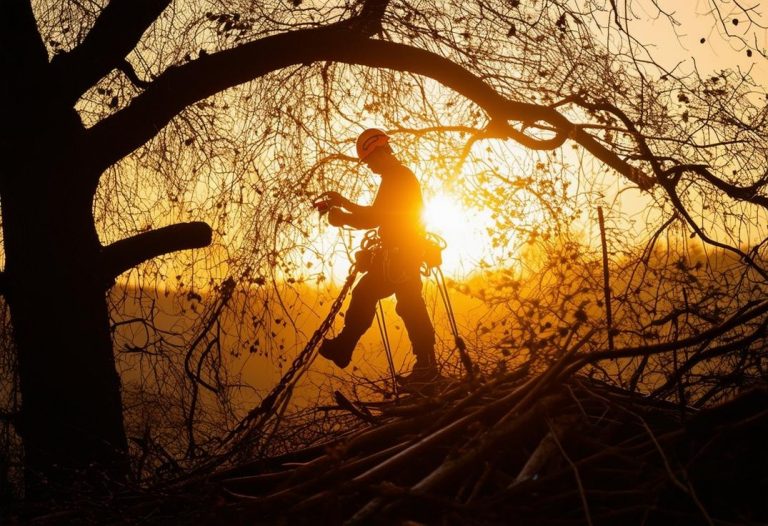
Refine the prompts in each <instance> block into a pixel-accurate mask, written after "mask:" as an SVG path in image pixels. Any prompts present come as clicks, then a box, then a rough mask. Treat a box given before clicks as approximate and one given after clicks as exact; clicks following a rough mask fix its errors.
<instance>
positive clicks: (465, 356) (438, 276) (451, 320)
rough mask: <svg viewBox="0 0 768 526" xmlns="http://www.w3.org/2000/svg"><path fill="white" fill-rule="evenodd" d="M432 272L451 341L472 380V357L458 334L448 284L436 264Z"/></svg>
mask: <svg viewBox="0 0 768 526" xmlns="http://www.w3.org/2000/svg"><path fill="white" fill-rule="evenodd" d="M432 274H433V275H434V277H435V281H437V290H439V291H440V297H441V298H442V299H443V305H445V312H446V314H447V315H448V325H449V326H450V328H451V332H452V333H453V341H454V343H455V344H456V348H457V349H458V350H459V358H461V363H462V365H463V366H464V369H466V371H467V376H468V377H469V379H470V380H472V379H473V378H474V376H475V368H474V366H473V365H472V359H471V358H470V357H469V353H468V352H467V344H466V343H464V339H463V338H462V337H461V335H460V334H459V327H458V325H457V324H456V316H455V314H454V313H453V305H452V304H451V297H450V296H449V295H448V286H447V285H446V283H445V276H444V275H443V270H442V269H441V268H440V267H439V266H437V267H433V268H432Z"/></svg>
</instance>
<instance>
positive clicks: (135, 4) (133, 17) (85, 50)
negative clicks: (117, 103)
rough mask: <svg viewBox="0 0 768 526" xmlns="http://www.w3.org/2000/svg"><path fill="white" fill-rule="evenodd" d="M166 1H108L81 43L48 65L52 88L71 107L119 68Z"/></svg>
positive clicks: (165, 5) (167, 3)
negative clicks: (50, 70)
mask: <svg viewBox="0 0 768 526" xmlns="http://www.w3.org/2000/svg"><path fill="white" fill-rule="evenodd" d="M170 3H171V1H170V0H111V1H110V2H109V4H107V7H105V8H104V10H103V11H102V12H101V14H100V15H99V16H98V18H97V19H96V23H95V24H94V26H93V28H91V30H90V32H89V33H88V35H87V36H86V37H85V39H84V40H83V42H82V43H81V44H80V45H79V46H77V47H76V48H75V49H73V50H72V51H70V52H68V53H63V54H61V55H57V56H56V57H54V59H53V60H52V61H51V68H52V69H53V76H54V78H55V79H56V82H55V83H54V87H55V89H56V92H57V95H59V96H60V97H62V98H63V99H64V102H66V103H67V104H74V103H75V102H76V101H77V99H79V98H80V96H81V95H82V94H83V93H85V92H86V90H88V88H90V87H91V86H93V85H94V84H95V83H96V82H98V80H99V79H101V78H102V77H104V75H106V74H107V73H109V72H110V71H112V70H113V69H115V68H117V67H119V66H120V65H121V64H122V62H123V60H124V59H125V57H126V56H127V55H128V53H130V52H131V50H133V48H134V47H136V44H138V42H139V39H140V38H141V36H142V35H143V34H144V32H145V31H146V30H147V28H148V27H149V26H150V25H152V23H153V22H154V21H155V20H156V19H157V17H158V16H160V13H162V12H163V10H164V9H165V8H166V7H168V5H169V4H170Z"/></svg>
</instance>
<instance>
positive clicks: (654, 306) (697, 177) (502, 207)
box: [0, 0, 768, 491]
mask: <svg viewBox="0 0 768 526" xmlns="http://www.w3.org/2000/svg"><path fill="white" fill-rule="evenodd" d="M704 4H706V9H705V8H704V7H703V6H702V9H705V12H703V13H701V14H700V17H699V18H694V17H691V16H690V15H685V14H681V15H680V17H679V18H675V17H676V16H678V15H676V14H674V13H670V12H667V11H665V8H664V6H663V4H661V3H659V2H656V1H654V0H648V1H644V0H634V1H632V2H625V3H624V5H622V6H617V5H616V3H614V2H613V1H608V2H595V1H590V2H582V1H559V0H540V1H526V0H520V1H517V0H507V1H501V0H489V1H481V0H477V1H471V2H458V1H452V0H446V1H422V2H410V1H386V0H369V1H345V2H302V1H292V2H262V3H254V2H251V1H240V0H234V1H227V2H224V1H197V0H179V1H175V2H170V1H162V0H141V1H135V0H134V1H127V0H111V1H109V2H80V1H63V2H46V1H33V2H29V3H28V2H15V3H13V5H10V6H7V7H6V11H7V13H5V14H4V16H3V21H2V23H1V24H2V25H1V26H0V35H2V36H1V37H0V39H1V40H0V47H1V48H2V51H1V53H2V60H3V62H2V64H3V70H4V71H5V72H6V74H5V75H4V77H5V79H6V80H4V81H3V84H2V88H1V89H2V92H1V94H2V99H3V100H4V101H5V102H4V104H3V105H2V107H3V110H2V112H3V113H2V117H3V118H2V122H3V123H4V124H3V132H2V144H1V146H0V148H1V149H2V154H3V158H4V159H5V160H6V163H5V164H4V166H3V167H2V168H0V199H2V212H3V234H4V238H3V240H4V256H5V262H6V263H5V272H4V276H3V281H2V285H3V287H2V290H3V293H4V294H5V296H6V305H7V308H8V316H6V324H5V325H6V327H5V330H4V332H3V336H4V337H3V341H4V352H3V354H2V380H3V381H2V383H1V384H0V385H2V387H1V388H0V391H1V392H2V394H3V401H2V402H3V403H2V406H1V407H0V409H2V413H0V414H1V415H2V416H3V420H2V426H3V435H2V436H3V438H2V444H3V449H4V457H3V459H4V460H3V462H2V463H1V464H0V467H2V468H3V470H4V471H3V474H2V476H3V478H4V480H5V481H15V482H16V483H18V481H19V477H20V475H21V469H22V468H21V466H22V465H24V466H25V467H26V470H27V471H26V482H27V487H28V489H30V488H31V489H30V491H32V490H33V489H34V488H38V487H39V484H37V482H39V481H40V480H42V479H46V480H52V481H55V482H59V483H61V484H62V485H66V484H69V482H71V480H72V479H73V478H76V476H75V475H73V474H78V473H80V471H81V470H84V469H85V468H86V467H87V466H92V465H96V466H101V468H105V467H106V468H108V469H107V471H108V472H110V473H111V476H112V477H114V478H118V479H126V477H127V478H128V479H130V480H132V481H136V482H147V481H155V480H158V479H162V478H167V477H176V476H180V475H181V474H183V473H187V472H188V470H190V469H194V468H201V467H210V466H212V465H216V464H218V463H222V462H226V461H229V460H231V459H232V455H233V454H234V453H233V451H234V449H235V446H234V445H233V444H236V447H237V454H236V455H235V456H237V455H239V457H237V458H243V457H253V456H254V455H259V454H261V455H264V454H268V453H273V452H275V451H279V450H281V449H290V448H294V447H298V446H300V445H306V444H308V443H312V442H313V441H316V440H317V439H318V437H321V436H323V435H324V434H326V433H328V432H331V431H332V430H333V429H336V427H334V426H338V425H339V424H338V422H337V421H335V420H333V419H330V418H328V417H327V415H325V416H321V414H320V413H318V412H313V411H312V410H308V409H307V408H308V407H309V408H311V407H313V406H315V405H317V404H322V403H324V401H325V400H326V395H328V394H329V393H331V392H332V391H333V389H334V387H338V385H340V384H339V382H338V380H339V379H338V378H336V379H334V378H331V376H332V374H331V373H329V372H328V370H327V369H326V370H321V371H320V373H318V374H315V375H314V376H312V375H310V376H309V377H308V379H307V381H306V384H307V385H305V386H304V388H303V390H300V394H301V396H303V397H304V398H303V401H301V402H299V403H298V404H296V405H293V406H292V405H290V404H288V402H286V404H287V405H286V406H285V407H284V408H282V410H281V411H282V412H280V411H278V410H280V409H281V408H274V409H272V408H270V411H271V412H270V413H269V414H268V415H267V416H268V418H266V419H264V420H260V421H259V423H258V425H255V424H254V423H253V421H252V420H249V419H248V417H247V415H248V412H249V410H251V408H252V407H253V406H254V405H256V404H258V403H259V402H260V401H261V400H262V399H263V398H264V395H265V393H266V391H267V390H268V389H270V388H271V387H272V386H273V385H274V384H275V383H277V381H278V378H279V377H280V373H281V372H282V371H284V370H285V367H287V364H288V363H290V361H291V360H292V359H293V357H294V356H295V355H296V353H297V352H298V350H300V349H301V348H302V347H303V345H304V343H305V342H306V340H307V338H308V336H309V334H311V331H312V330H314V326H315V325H316V323H318V322H319V321H320V319H321V318H322V317H323V316H324V315H325V312H326V310H327V307H328V300H329V299H330V298H332V297H334V296H335V294H336V292H337V285H338V280H339V279H340V278H343V276H344V275H345V274H346V265H347V262H348V261H349V257H350V254H351V251H353V250H354V249H355V247H356V245H357V242H358V241H359V239H360V237H359V235H355V236H353V235H351V234H349V233H341V234H338V235H337V234H336V233H335V232H334V231H332V230H329V229H328V228H327V227H326V226H324V225H322V224H320V223H319V222H318V219H317V216H316V215H313V213H312V209H311V207H310V202H311V199H312V197H314V196H316V195H317V194H318V193H320V192H322V191H325V190H330V189H342V191H343V193H345V194H346V195H348V196H349V197H351V198H353V199H359V200H362V201H365V200H366V199H371V198H372V196H373V192H374V191H375V188H376V186H375V182H376V181H375V180H373V179H372V178H371V177H370V176H369V175H368V174H367V172H366V171H365V170H364V169H363V167H362V166H360V165H359V164H357V162H356V160H355V159H354V157H353V152H354V148H353V147H354V140H355V138H356V136H357V134H358V133H359V132H360V131H362V130H363V129H365V128H366V127H370V126H377V127H380V128H383V129H385V130H387V131H388V133H390V134H391V135H392V138H393V142H394V143H395V144H396V151H397V155H398V156H399V157H401V158H402V160H403V161H404V162H405V164H407V165H409V166H411V167H412V168H413V169H414V170H415V171H416V173H417V174H419V177H420V179H421V181H422V184H423V185H424V187H425V192H426V194H427V196H428V197H431V196H433V195H436V194H440V193H448V194H450V195H452V196H458V198H460V199H461V202H462V206H463V207H464V208H465V210H467V211H472V210H474V211H476V212H477V213H480V214H486V215H485V216H483V217H484V218H485V219H484V221H486V223H484V224H483V228H484V229H485V233H484V234H485V235H486V237H487V245H486V248H487V254H484V255H483V256H484V257H483V258H482V260H481V259H480V258H477V260H475V261H466V262H465V265H468V266H469V265H474V264H476V265H477V267H478V270H477V272H475V273H474V274H472V275H466V274H464V275H462V276H458V277H456V279H455V280H454V281H452V293H453V294H457V295H459V296H461V298H462V299H461V300H460V302H461V305H463V307H462V316H463V319H462V329H463V331H464V332H465V334H466V335H467V338H468V340H469V341H470V342H471V346H470V347H471V351H472V355H473V359H474V360H475V362H476V364H477V365H478V367H479V368H480V370H481V371H483V372H484V373H485V374H491V373H492V372H493V371H496V370H499V369H516V368H521V369H524V370H526V371H528V372H529V373H534V372H539V371H542V370H544V369H545V368H547V367H548V366H550V365H551V364H552V363H553V362H554V361H556V360H557V359H558V358H559V357H561V356H562V355H563V353H565V351H566V350H567V349H568V348H569V344H570V343H572V342H573V341H575V340H574V339H576V340H578V339H579V338H582V337H584V336H585V335H587V334H589V335H590V340H589V344H588V345H585V346H584V347H583V348H581V350H580V351H579V356H580V358H579V359H580V360H582V361H581V362H578V365H579V367H583V368H584V370H585V371H588V372H589V374H591V375H593V376H594V375H597V376H599V377H600V378H602V379H604V380H606V381H609V382H611V383H614V384H616V385H618V386H621V387H624V388H630V389H631V390H636V389H639V390H641V391H642V392H644V393H649V394H652V395H653V396H656V397H659V398H660V399H666V400H672V401H676V402H677V403H680V404H683V405H686V404H687V405H697V406H706V405H707V404H711V403H714V402H716V401H720V400H723V399H727V398H729V397H731V396H733V395H734V394H735V393H736V392H738V391H740V390H742V389H744V388H745V386H748V385H751V384H754V383H757V382H762V381H764V378H765V376H764V375H765V373H764V366H763V357H764V355H765V353H764V352H763V343H762V342H763V336H764V330H765V326H766V322H767V321H768V318H766V317H765V314H764V313H765V312H766V310H768V306H767V305H768V304H766V303H765V287H766V285H768V269H766V268H765V254H764V252H765V250H766V249H765V245H766V243H765V242H766V240H767V239H768V232H766V207H768V195H766V190H765V185H766V183H768V176H767V175H766V174H767V173H768V172H766V166H768V163H766V155H768V147H767V146H768V145H766V137H767V136H768V133H766V131H768V130H766V93H765V89H764V86H763V85H761V83H760V82H759V79H758V80H756V79H755V77H753V75H752V70H751V69H743V68H731V69H726V68H723V69H720V67H719V66H716V67H714V68H713V67H710V65H708V64H701V63H699V62H695V61H686V62H680V63H678V58H679V60H683V59H685V58H686V55H687V53H686V52H685V51H680V50H679V47H680V46H681V45H686V46H689V47H693V46H694V45H723V44H725V47H726V49H727V50H728V51H729V52H731V53H733V55H732V56H734V57H736V56H739V57H741V58H740V59H739V60H746V59H748V60H749V63H752V62H753V61H755V62H757V63H758V66H757V67H758V69H759V68H760V67H762V66H763V61H764V57H763V53H764V50H763V49H762V47H761V45H760V42H761V40H760V39H762V38H764V36H765V34H764V30H763V27H762V25H761V18H760V13H759V12H758V11H757V10H756V9H755V8H743V7H740V6H739V4H735V3H731V2H727V1H721V0H709V2H704ZM654 18H655V19H656V22H655V25H651V23H650V22H649V20H650V19H654ZM702 20H706V22H705V23H704V24H703V25H701V24H702V22H701V21H702ZM649 28H652V29H651V30H649ZM687 28H691V30H690V32H689V31H688V29H687ZM702 28H703V29H702ZM699 29H702V34H698V33H695V34H694V33H693V31H698V30H699ZM704 31H706V33H705V32H704ZM657 35H662V36H663V38H660V39H659V40H656V39H655V37H656V36H657ZM675 35H676V38H675ZM710 42H715V44H710ZM671 50H673V51H671ZM728 56H730V55H728ZM745 57H746V58H745ZM734 60H735V59H734ZM756 71H757V70H756ZM598 206H602V207H603V208H604V209H605V211H606V216H607V229H606V233H607V238H608V239H607V242H608V249H609V255H610V265H609V266H608V267H603V264H602V262H601V259H600V242H599V229H598V228H597V219H596V217H597V207H598ZM206 225H207V226H206ZM208 227H210V228H208ZM192 248H195V250H188V251H187V250H184V249H192ZM329 254H333V255H329ZM604 272H607V273H608V274H609V275H610V280H611V289H612V291H613V298H612V300H610V301H612V304H613V313H614V318H613V320H612V324H611V326H608V323H607V320H606V317H605V315H604V312H605V306H606V305H605V302H606V298H605V295H604V288H603V278H604ZM105 295H107V298H108V304H107V303H105V302H104V297H105ZM11 326H13V330H11ZM609 334H610V336H611V339H612V341H610V343H609ZM441 364H442V366H443V368H444V370H445V371H446V372H453V373H455V374H460V366H459V365H458V357H456V356H455V355H454V354H452V353H451V345H450V342H444V343H443V352H442V354H441ZM371 367H372V371H373V372H372V371H371V370H366V369H365V367H363V366H362V365H361V370H359V371H353V372H352V373H350V374H349V375H346V376H344V377H342V378H341V380H343V385H347V386H349V385H353V386H354V387H353V390H354V392H355V394H356V395H359V396H369V395H371V394H373V393H378V394H381V393H383V392H385V391H386V390H387V388H386V383H385V381H384V380H377V379H376V376H375V375H376V371H377V370H376V368H375V364H373V365H371ZM115 370H116V371H117V373H118V374H117V375H115ZM255 371H259V372H258V375H261V376H258V378H256V376H255V375H257V373H256V372H255ZM371 375H373V378H370V377H371ZM378 375H379V376H378V377H383V375H384V372H383V370H379V371H378ZM366 376H367V377H369V378H368V380H371V381H370V382H369V381H368V380H366V379H365V377H366ZM298 391H299V390H297V392H298ZM288 409H290V410H288ZM286 411H287V412H286ZM286 415H288V416H286ZM290 415H294V416H293V420H290V418H289V417H290ZM244 418H245V421H244V420H243V419H244ZM282 418H288V419H289V421H290V422H293V424H294V425H284V426H282V427H280V426H279V425H278V424H279V422H280V420H281V419H282ZM297 429H299V430H300V431H296V430H297ZM235 432H236V433H235ZM233 433H235V434H237V439H236V440H235V439H233V438H232V437H233ZM22 441H23V442H22ZM22 443H23V448H24V452H25V454H22V449H21V444H22ZM126 451H128V452H129V455H128V457H127V458H128V459H129V460H126V456H125V452H126ZM53 466H56V467H53ZM106 468H105V469H106ZM201 469H202V468H201ZM102 471H103V469H102ZM92 478H93V477H91V479H89V480H90V481H91V483H93V480H92ZM96 479H97V480H101V479H100V478H99V477H96Z"/></svg>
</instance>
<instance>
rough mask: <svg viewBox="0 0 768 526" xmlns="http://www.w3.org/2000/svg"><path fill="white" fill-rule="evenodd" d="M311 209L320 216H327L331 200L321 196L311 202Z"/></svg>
mask: <svg viewBox="0 0 768 526" xmlns="http://www.w3.org/2000/svg"><path fill="white" fill-rule="evenodd" d="M312 207H313V208H314V209H315V210H317V211H318V212H319V213H320V216H321V217H322V216H323V215H325V214H327V213H328V212H329V211H330V209H331V200H330V199H328V198H327V197H324V196H323V195H321V196H320V197H318V198H316V199H315V200H314V201H312Z"/></svg>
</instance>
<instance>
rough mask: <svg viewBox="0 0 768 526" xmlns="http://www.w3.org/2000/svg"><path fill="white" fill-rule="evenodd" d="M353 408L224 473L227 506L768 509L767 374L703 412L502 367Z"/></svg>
mask: <svg viewBox="0 0 768 526" xmlns="http://www.w3.org/2000/svg"><path fill="white" fill-rule="evenodd" d="M345 405H346V404H345ZM357 409H358V410H359V413H360V414H361V415H365V418H361V419H360V420H361V427H360V429H359V430H358V431H356V432H352V433H349V434H348V435H347V436H345V437H344V438H341V439H337V440H335V441H332V442H329V443H327V444H324V445H321V446H316V447H312V448H309V449H306V450H303V451H298V452H294V453H290V454H286V455H282V456H279V457H275V458H270V459H265V460H261V461H258V462H254V463H252V464H250V465H241V466H238V467H235V468H231V469H229V470H227V471H225V472H220V473H218V474H216V475H214V477H213V480H214V481H215V483H216V485H217V487H219V485H220V487H222V488H223V492H224V494H225V500H226V503H225V504H223V505H221V506H218V507H217V511H216V512H215V513H216V514H217V517H218V518H222V515H224V516H226V517H227V519H228V520H231V521H232V523H238V522H240V521H243V522H246V523H253V522H254V521H255V522H257V523H258V522H261V521H264V522H266V523H271V522H274V521H276V520H278V519H279V520H281V521H282V520H284V521H286V523H290V524H293V523H305V522H306V523H309V522H312V523H317V522H318V521H319V522H326V523H332V524H337V523H348V524H370V523H387V524H390V523H400V522H402V521H409V520H410V521H416V522H423V523H429V524H432V523H446V524H501V523H515V524H539V525H543V524H642V523H645V524H659V523H664V524H724V523H731V524H732V523H738V524H750V523H755V524H758V523H759V524H764V523H765V521H766V520H767V519H768V509H767V507H768V504H766V502H768V501H767V500H766V498H765V496H766V495H768V454H766V453H765V444H766V443H768V391H767V390H764V389H753V390H750V391H747V392H745V393H742V394H741V395H740V396H738V397H736V398H735V399H733V400H731V401H730V402H728V403H726V404H723V405H721V406H719V407H715V408H712V409H708V410H703V411H695V410H692V409H689V408H686V407H681V406H680V405H678V404H673V403H669V402H665V401H659V400H654V399H651V398H648V397H646V396H643V395H640V394H637V393H632V392H629V391H625V390H622V389H618V388H616V387H612V386H609V385H606V384H603V383H601V382H598V381H595V380H592V379H589V378H588V377H585V376H576V377H572V378H570V379H568V380H566V381H562V380H561V379H558V378H557V375H551V374H544V375H542V376H539V377H535V378H533V379H527V378H524V377H523V375H522V374H520V373H516V374H515V373H506V374H503V375H502V374H499V375H497V376H496V377H495V378H492V379H490V380H487V381H485V382H483V383H476V384H474V385H468V384H458V385H456V384H454V385H451V386H446V387H444V388H443V389H442V390H441V391H440V392H435V393H433V394H432V395H431V396H425V397H411V398H408V399H404V400H401V401H400V403H399V404H394V403H387V404H382V403H371V404H365V403H358V406H357ZM372 421H373V423H372Z"/></svg>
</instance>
